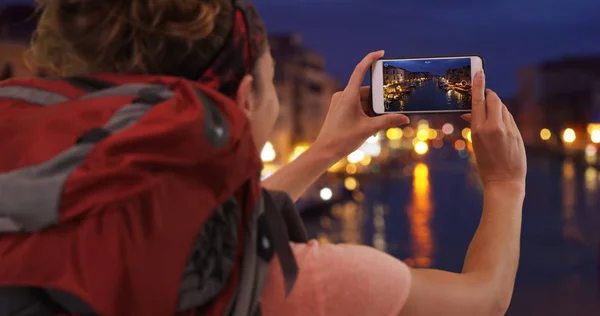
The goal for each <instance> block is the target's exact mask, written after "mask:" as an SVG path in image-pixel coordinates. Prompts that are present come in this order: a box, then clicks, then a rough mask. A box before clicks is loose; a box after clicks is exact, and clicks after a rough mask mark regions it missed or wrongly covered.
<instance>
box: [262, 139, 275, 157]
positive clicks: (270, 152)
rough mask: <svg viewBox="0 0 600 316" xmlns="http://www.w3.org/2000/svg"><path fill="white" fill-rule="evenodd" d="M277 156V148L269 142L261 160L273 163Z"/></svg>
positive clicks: (264, 148) (263, 150)
mask: <svg viewBox="0 0 600 316" xmlns="http://www.w3.org/2000/svg"><path fill="white" fill-rule="evenodd" d="M276 157H277V155H276V154H275V148H273V144H271V143H270V142H267V143H266V144H265V146H264V147H263V149H262V151H261V152H260V159H261V160H262V161H263V162H271V161H273V160H275V158H276Z"/></svg>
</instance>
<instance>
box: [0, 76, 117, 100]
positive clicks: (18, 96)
mask: <svg viewBox="0 0 600 316" xmlns="http://www.w3.org/2000/svg"><path fill="white" fill-rule="evenodd" d="M55 81H63V82H66V83H68V84H69V85H71V86H73V87H75V88H76V89H78V90H82V91H84V92H85V93H86V94H89V93H94V92H97V91H102V90H106V89H110V88H114V87H116V86H117V85H116V84H114V83H112V82H108V81H105V80H100V79H96V78H91V77H67V78H58V79H55V80H52V79H48V80H47V83H46V84H45V85H46V86H47V87H45V88H40V87H35V86H29V85H22V84H14V85H13V84H9V85H6V86H3V87H0V98H5V99H12V100H20V101H25V102H27V103H30V104H33V105H39V106H51V105H54V104H58V103H62V102H66V101H69V100H71V99H72V98H71V97H69V94H62V93H59V92H56V91H53V90H61V89H62V90H64V86H63V88H59V87H56V88H54V89H53V88H52V87H53V86H55V85H57V84H60V83H57V82H55ZM52 82H55V83H52ZM71 96H72V95H71Z"/></svg>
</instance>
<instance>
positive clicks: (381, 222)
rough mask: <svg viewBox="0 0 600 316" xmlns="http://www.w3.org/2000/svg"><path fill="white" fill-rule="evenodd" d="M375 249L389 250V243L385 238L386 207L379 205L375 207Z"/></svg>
mask: <svg viewBox="0 0 600 316" xmlns="http://www.w3.org/2000/svg"><path fill="white" fill-rule="evenodd" d="M373 226H374V228H375V230H374V233H373V247H375V248H377V249H379V250H381V251H386V250H387V242H386V238H385V206H383V205H382V204H377V205H375V207H373Z"/></svg>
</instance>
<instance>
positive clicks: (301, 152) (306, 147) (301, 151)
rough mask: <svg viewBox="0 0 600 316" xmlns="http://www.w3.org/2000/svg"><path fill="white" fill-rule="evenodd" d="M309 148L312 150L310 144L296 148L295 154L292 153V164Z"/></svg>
mask: <svg viewBox="0 0 600 316" xmlns="http://www.w3.org/2000/svg"><path fill="white" fill-rule="evenodd" d="M308 148H310V145H308V144H300V145H298V146H296V147H294V152H293V153H292V157H291V158H290V162H291V161H294V160H296V158H298V157H299V156H300V155H302V154H303V153H304V152H305V151H307V150H308Z"/></svg>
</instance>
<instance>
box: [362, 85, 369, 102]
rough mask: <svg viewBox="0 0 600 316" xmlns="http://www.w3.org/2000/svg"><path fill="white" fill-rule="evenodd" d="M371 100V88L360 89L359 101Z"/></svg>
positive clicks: (363, 87)
mask: <svg viewBox="0 0 600 316" xmlns="http://www.w3.org/2000/svg"><path fill="white" fill-rule="evenodd" d="M370 98H371V87H370V86H362V87H360V100H361V101H362V100H368V99H370Z"/></svg>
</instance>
